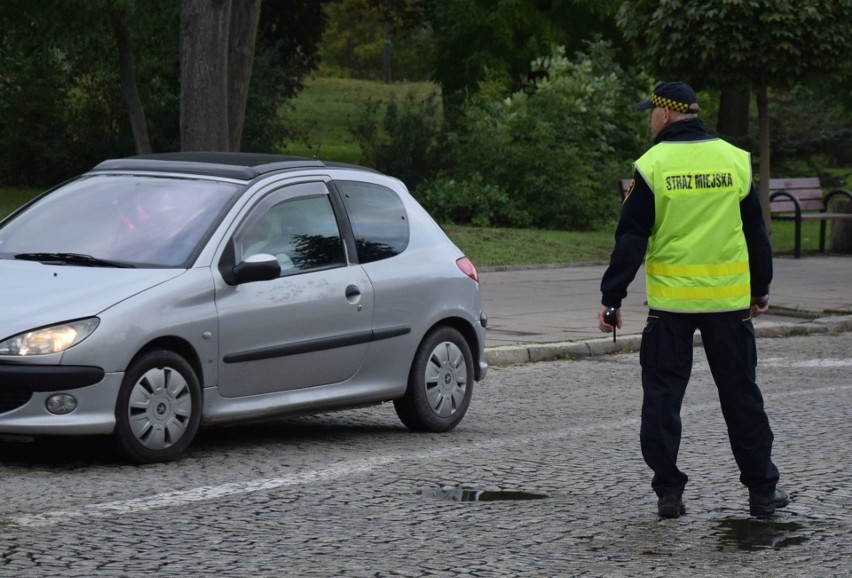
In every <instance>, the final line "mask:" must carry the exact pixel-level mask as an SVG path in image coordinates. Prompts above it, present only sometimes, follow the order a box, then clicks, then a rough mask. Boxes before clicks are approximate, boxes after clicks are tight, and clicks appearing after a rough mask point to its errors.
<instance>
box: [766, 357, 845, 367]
mask: <svg viewBox="0 0 852 578" xmlns="http://www.w3.org/2000/svg"><path fill="white" fill-rule="evenodd" d="M760 365H762V366H767V367H803V368H807V367H816V368H819V367H852V359H805V360H801V361H799V360H794V359H785V358H783V357H768V358H766V359H761V360H760Z"/></svg>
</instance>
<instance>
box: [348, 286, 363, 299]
mask: <svg viewBox="0 0 852 578" xmlns="http://www.w3.org/2000/svg"><path fill="white" fill-rule="evenodd" d="M360 296H361V290H360V289H359V288H358V287H356V286H355V285H347V286H346V299H347V301H351V302H353V303H354V302H355V301H357V300H358V298H359V297H360Z"/></svg>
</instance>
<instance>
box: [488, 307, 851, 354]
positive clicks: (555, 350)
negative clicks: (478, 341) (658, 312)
mask: <svg viewBox="0 0 852 578" xmlns="http://www.w3.org/2000/svg"><path fill="white" fill-rule="evenodd" d="M846 331H852V315H843V316H837V317H820V318H818V319H813V320H812V321H809V322H805V323H763V324H761V325H759V326H757V327H755V334H756V335H757V337H758V338H778V337H792V336H795V335H808V334H811V333H843V332H846ZM641 341H642V336H641V335H626V336H624V337H619V338H618V340H617V341H616V342H615V343H613V342H612V337H601V338H599V339H587V340H582V341H564V342H559V343H526V344H522V345H502V346H499V347H490V348H488V349H486V350H485V360H486V361H487V362H488V364H489V365H492V366H498V365H513V364H517V363H531V362H535V361H554V360H557V359H580V358H583V357H592V356H595V355H608V354H613V353H630V352H633V351H639V345H640V343H641ZM700 344H701V336H700V335H698V334H696V336H695V340H694V345H696V346H698V345H700Z"/></svg>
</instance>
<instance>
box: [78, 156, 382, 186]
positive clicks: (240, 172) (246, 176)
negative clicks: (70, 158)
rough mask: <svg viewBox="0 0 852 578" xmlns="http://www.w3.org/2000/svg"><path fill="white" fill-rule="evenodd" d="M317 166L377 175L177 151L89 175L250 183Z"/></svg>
mask: <svg viewBox="0 0 852 578" xmlns="http://www.w3.org/2000/svg"><path fill="white" fill-rule="evenodd" d="M315 167H329V168H347V169H355V170H361V171H368V172H372V173H377V172H378V171H375V170H373V169H370V168H367V167H362V166H360V165H353V164H348V163H340V162H334V161H322V160H319V159H315V158H313V159H312V158H307V157H298V156H288V155H277V154H263V153H240V152H175V153H158V154H150V155H139V156H134V157H126V158H121V159H112V160H108V161H103V162H102V163H100V164H98V165H97V166H95V167H94V168H93V169H92V170H91V171H90V172H100V171H128V172H138V171H144V172H150V171H156V172H170V173H187V174H194V175H206V176H214V177H223V178H232V179H242V180H246V181H249V180H251V179H254V178H256V177H259V176H261V175H265V174H267V173H273V172H277V171H284V170H295V169H304V168H315Z"/></svg>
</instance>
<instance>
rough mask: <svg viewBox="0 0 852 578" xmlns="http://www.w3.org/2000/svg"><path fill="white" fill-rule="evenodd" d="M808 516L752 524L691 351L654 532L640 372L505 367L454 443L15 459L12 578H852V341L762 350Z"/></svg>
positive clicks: (276, 438) (327, 439)
mask: <svg viewBox="0 0 852 578" xmlns="http://www.w3.org/2000/svg"><path fill="white" fill-rule="evenodd" d="M758 348H759V354H760V365H759V367H758V378H759V382H760V383H761V385H762V388H763V393H764V397H765V400H766V406H767V410H768V413H769V417H770V421H771V423H772V426H773V429H774V431H775V450H774V458H775V461H776V463H777V464H778V466H779V468H780V469H781V474H782V479H781V486H783V487H784V488H785V489H787V490H788V491H789V492H790V494H791V495H792V499H793V501H792V503H791V504H790V506H789V507H788V508H786V509H784V510H779V511H778V514H777V515H776V516H774V517H772V518H769V519H767V520H755V519H752V518H749V516H748V509H747V503H746V502H747V494H746V491H745V489H744V488H743V487H742V486H741V485H740V484H739V482H738V472H737V469H736V467H735V464H734V461H733V457H732V456H731V453H730V449H729V447H728V442H727V436H726V433H725V428H724V423H723V421H722V417H721V412H720V410H719V407H718V400H717V396H716V392H715V388H714V386H713V384H712V380H711V377H710V374H709V370H708V369H707V366H706V363H705V362H704V358H703V354H701V353H700V350H696V365H695V369H694V372H693V379H692V383H691V384H690V387H689V389H688V392H687V396H686V400H685V403H684V410H683V422H684V440H683V444H682V446H681V457H680V465H681V467H682V469H683V470H684V471H686V473H687V474H689V475H690V483H689V485H688V487H687V492H686V495H685V499H686V506H687V510H688V512H687V515H685V516H684V517H682V518H679V519H676V520H663V519H659V518H658V517H657V515H656V500H655V497H654V496H653V494H652V492H651V489H650V472H649V470H648V469H647V468H646V466H645V464H644V462H643V461H642V458H641V455H640V452H639V440H638V417H639V403H640V397H641V390H640V387H639V383H638V382H639V362H638V354H635V353H628V354H620V355H605V356H598V357H592V358H585V359H582V360H578V361H571V360H563V361H553V362H543V363H528V364H524V365H517V366H508V367H494V368H492V369H491V371H490V373H489V376H488V379H486V380H485V381H484V382H483V383H481V384H478V385H477V388H476V390H475V393H474V401H473V404H472V406H471V409H470V411H469V413H468V415H467V417H466V418H465V420H464V421H463V422H462V423H461V425H460V426H459V427H458V428H457V429H456V430H455V431H454V432H452V433H449V434H441V435H429V434H412V433H409V432H407V431H406V430H405V429H404V428H403V427H402V426H401V424H400V423H399V422H398V420H397V418H396V415H395V413H394V411H393V408H392V407H390V406H387V405H386V406H380V407H373V408H366V409H362V410H355V411H347V412H340V413H334V414H326V415H322V416H314V417H302V418H293V419H286V420H279V421H276V422H271V423H265V424H261V425H252V426H243V427H235V428H229V429H219V430H209V431H206V432H202V434H201V435H200V437H199V438H198V439H197V441H196V443H195V444H194V445H193V447H192V448H191V450H190V452H189V453H188V454H187V456H186V457H185V458H184V459H182V460H181V461H179V462H176V463H172V464H157V465H150V466H143V467H137V466H130V465H126V464H124V463H122V462H121V460H120V458H119V457H118V454H117V453H115V452H113V451H111V450H110V448H109V446H108V445H107V444H105V443H104V441H103V440H99V439H94V440H92V439H82V440H38V441H36V442H34V443H31V444H16V443H5V442H4V443H0V496H2V503H0V576H16V577H18V576H81V577H82V576H86V577H89V576H151V575H157V576H214V575H216V576H254V577H260V576H296V577H301V576H323V577H325V576H328V577H331V576H344V577H365V578H366V577H388V576H410V577H420V576H451V577H456V576H457V577H491V576H500V577H502V576H559V577H563V576H690V577H693V576H733V575H737V576H809V577H810V576H849V569H850V563H849V560H852V541H850V539H849V536H850V531H852V485H850V482H849V479H850V473H852V470H850V451H849V446H850V442H852V379H850V375H852V360H850V356H849V352H850V351H852V333H841V334H835V335H832V334H814V335H809V336H801V337H791V338H786V339H761V340H759V342H758Z"/></svg>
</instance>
